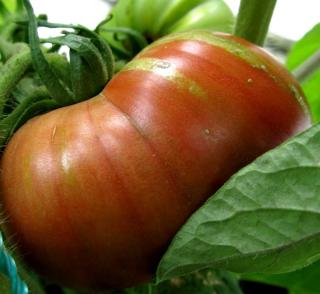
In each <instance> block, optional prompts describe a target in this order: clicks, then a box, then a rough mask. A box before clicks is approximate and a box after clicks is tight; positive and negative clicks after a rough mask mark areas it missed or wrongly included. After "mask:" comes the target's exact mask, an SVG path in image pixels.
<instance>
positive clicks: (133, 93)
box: [1, 31, 310, 289]
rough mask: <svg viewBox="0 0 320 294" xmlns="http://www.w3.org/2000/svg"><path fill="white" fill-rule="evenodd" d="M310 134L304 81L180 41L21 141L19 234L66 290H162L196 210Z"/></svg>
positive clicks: (11, 227)
mask: <svg viewBox="0 0 320 294" xmlns="http://www.w3.org/2000/svg"><path fill="white" fill-rule="evenodd" d="M309 123H310V121H309V115H308V107H307V105H306V104H305V100H304V97H303V94H302V93H301V91H300V88H299V86H298V85H297V83H296V82H295V80H294V79H293V77H292V76H291V75H290V74H289V73H288V72H287V71H286V70H285V69H284V68H283V67H282V66H281V65H280V64H278V63H277V62H276V61H274V60H273V59H272V58H271V57H270V56H268V55H267V54H266V53H265V52H264V51H262V50H261V49H259V48H258V47H256V46H254V45H252V44H250V43H248V42H246V41H244V40H240V39H237V38H235V37H232V36H229V35H221V34H213V33H209V32H206V31H197V32H191V33H190V32H189V33H180V34H177V35H174V36H168V37H166V38H164V39H161V40H159V41H157V42H156V43H154V44H152V45H151V46H150V47H148V48H147V49H146V50H144V51H143V52H142V53H140V54H139V55H138V56H137V57H136V58H135V59H134V60H133V61H132V62H131V63H130V64H128V65H127V66H126V68H125V69H124V70H123V71H122V72H120V73H119V74H117V75H116V76H115V77H114V78H113V79H112V80H111V82H110V83H109V84H108V85H107V86H106V88H105V89H104V90H103V92H102V93H101V94H100V95H98V96H97V97H94V98H92V99H91V100H88V101H84V102H81V103H79V104H76V105H72V106H68V107H65V108H61V109H58V110H55V111H52V112H50V113H47V114H45V115H41V116H39V117H36V118H33V119H32V120H30V121H29V122H28V123H26V124H25V125H24V126H23V127H22V128H21V129H20V130H19V131H18V132H17V133H16V134H15V135H14V137H13V138H12V140H11V141H10V142H9V145H8V146H7V148H6V150H5V154H4V156H3V160H2V176H1V185H2V194H1V203H2V205H3V210H4V213H5V216H6V218H7V220H8V221H7V222H6V223H5V230H6V233H7V236H9V240H12V241H13V242H14V244H15V246H16V247H17V250H18V252H20V253H21V254H22V256H23V258H24V259H25V260H26V262H27V263H28V264H29V265H31V266H32V268H33V269H35V270H36V271H37V272H38V273H40V274H41V275H43V276H45V277H47V278H49V279H51V280H52V281H56V282H59V283H61V284H62V285H66V286H69V287H74V288H91V289H106V288H122V287H129V286H133V285H136V284H139V283H141V282H145V281H148V280H149V279H150V278H151V277H152V274H153V273H154V271H155V268H156V266H157V263H158V261H159V259H160V257H161V256H162V254H163V253H164V251H165V250H166V248H167V246H168V244H169V242H170V240H171V239H172V237H173V236H174V234H175V233H176V232H177V230H178V229H179V228H180V227H181V225H182V224H183V223H184V222H185V221H186V219H187V218H188V217H189V216H190V214H191V213H192V212H193V211H194V210H196V209H197V208H198V207H199V206H200V205H201V204H202V203H203V202H204V201H205V200H206V199H207V198H208V197H209V196H210V195H212V194H213V193H214V192H215V191H216V190H217V188H218V187H220V186H221V185H222V184H223V183H224V182H225V181H226V179H228V178H229V177H230V175H232V174H233V173H234V172H235V171H237V170H238V169H239V168H241V167H242V166H244V165H246V164H248V163H249V162H250V161H252V160H253V159H254V158H256V157H257V156H258V155H260V154H262V153H264V152H265V151H267V150H269V149H271V148H273V147H275V146H277V145H278V144H279V143H281V142H283V141H284V140H286V139H287V138H288V137H290V136H292V135H294V134H296V133H297V132H300V131H302V130H303V129H305V128H306V127H307V126H308V125H309Z"/></svg>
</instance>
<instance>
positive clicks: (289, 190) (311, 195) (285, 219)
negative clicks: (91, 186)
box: [157, 124, 320, 281]
mask: <svg viewBox="0 0 320 294" xmlns="http://www.w3.org/2000/svg"><path fill="white" fill-rule="evenodd" d="M319 177H320V124H318V125H316V126H314V127H312V128H310V129H309V130H308V131H306V132H304V133H303V134H301V135H299V136H297V137H295V138H293V139H291V140H290V141H288V142H286V143H284V144H283V145H281V146H280V147H278V148H276V149H274V150H272V151H270V152H268V153H266V154H265V155H263V156H262V157H260V158H258V159H257V160H256V161H255V162H253V163H252V164H250V165H248V166H247V167H245V168H244V169H242V170H241V171H240V172H238V173H237V174H235V175H234V176H233V177H232V178H231V179H230V180H229V181H228V182H227V183H226V184H225V185H224V186H223V187H222V188H221V189H220V190H219V191H218V192H217V193H216V194H215V195H214V197H211V198H210V199H209V200H208V201H207V202H206V203H205V204H204V205H203V206H202V207H201V208H200V209H199V210H198V211H196V213H195V214H194V215H193V216H191V218H190V219H189V220H188V221H187V223H186V224H185V225H184V226H183V227H182V229H181V230H180V231H179V232H178V234H177V235H176V237H175V238H174V240H173V241H172V243H171V245H170V247H169V249H168V251H167V252H166V254H165V255H164V257H163V258H162V260H161V262H160V264H159V267H158V271H157V281H163V280H165V279H169V278H172V277H174V276H178V275H182V274H186V273H189V272H192V271H195V270H199V269H201V268H206V267H211V268H214V269H225V270H229V271H233V272H239V273H253V272H260V273H269V274H276V273H284V272H289V271H294V270H297V269H299V268H302V267H304V266H307V265H309V264H311V263H312V262H314V261H316V260H318V259H319V258H320V183H319V181H318V179H319Z"/></svg>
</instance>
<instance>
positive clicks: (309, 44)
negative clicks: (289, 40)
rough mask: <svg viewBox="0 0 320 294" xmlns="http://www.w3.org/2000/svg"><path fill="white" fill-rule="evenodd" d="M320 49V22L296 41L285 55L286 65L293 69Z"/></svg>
mask: <svg viewBox="0 0 320 294" xmlns="http://www.w3.org/2000/svg"><path fill="white" fill-rule="evenodd" d="M319 49H320V23H319V24H317V25H315V26H314V27H313V28H312V29H311V30H310V31H309V32H307V33H306V34H305V35H304V36H303V37H302V39H301V40H299V41H298V42H296V43H295V44H294V46H293V47H292V49H291V51H290V53H289V54H288V56H287V61H286V65H287V67H288V69H289V70H291V71H292V70H294V69H295V68H297V67H298V66H299V65H301V64H302V63H303V62H304V61H305V60H307V59H308V58H309V57H310V56H311V55H313V54H314V53H315V52H316V51H317V50H319Z"/></svg>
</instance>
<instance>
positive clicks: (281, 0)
mask: <svg viewBox="0 0 320 294" xmlns="http://www.w3.org/2000/svg"><path fill="white" fill-rule="evenodd" d="M150 1H152V0H150ZM225 1H226V2H227V3H228V5H229V6H230V7H231V9H232V11H233V12H234V14H236V12H237V11H238V7H239V3H240V0H225ZM261 1H265V0H261ZM31 2H32V4H33V6H34V9H35V11H36V13H37V14H39V13H45V14H47V15H48V16H49V19H50V21H52V22H64V23H74V24H78V23H80V24H83V25H85V26H88V27H89V28H94V27H95V25H96V24H98V23H99V21H101V20H102V19H104V17H105V16H106V14H107V11H108V5H107V3H106V1H103V0H32V1H31ZM318 22H320V1H319V0H303V1H301V0H278V1H277V5H276V9H275V13H274V16H273V18H272V22H271V25H270V31H271V32H273V33H276V34H279V35H280V36H283V37H287V38H289V39H292V40H297V39H299V38H301V37H302V36H303V35H304V33H305V32H307V31H308V30H309V29H311V28H312V27H313V26H314V25H315V24H316V23H318Z"/></svg>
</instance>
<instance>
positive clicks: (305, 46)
mask: <svg viewBox="0 0 320 294" xmlns="http://www.w3.org/2000/svg"><path fill="white" fill-rule="evenodd" d="M318 50H320V23H319V24H317V25H316V26H314V27H313V28H312V29H311V30H310V31H309V32H308V33H307V34H306V35H305V36H304V37H303V38H302V39H301V40H299V41H298V42H297V43H296V44H295V45H294V46H293V48H292V50H291V51H290V53H289V55H288V57H287V61H286V65H287V67H288V69H289V70H291V71H293V70H295V69H296V68H298V67H299V66H300V65H302V64H303V63H304V62H305V61H306V60H307V59H308V58H310V57H311V56H312V55H313V54H314V53H316V52H317V51H318ZM302 89H303V91H304V93H305V95H306V97H307V100H308V102H309V105H310V108H311V114H312V117H313V120H314V122H319V121H320V68H319V70H317V71H315V72H314V73H313V74H312V75H311V76H310V77H309V78H308V79H307V80H306V81H304V82H303V83H302Z"/></svg>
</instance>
